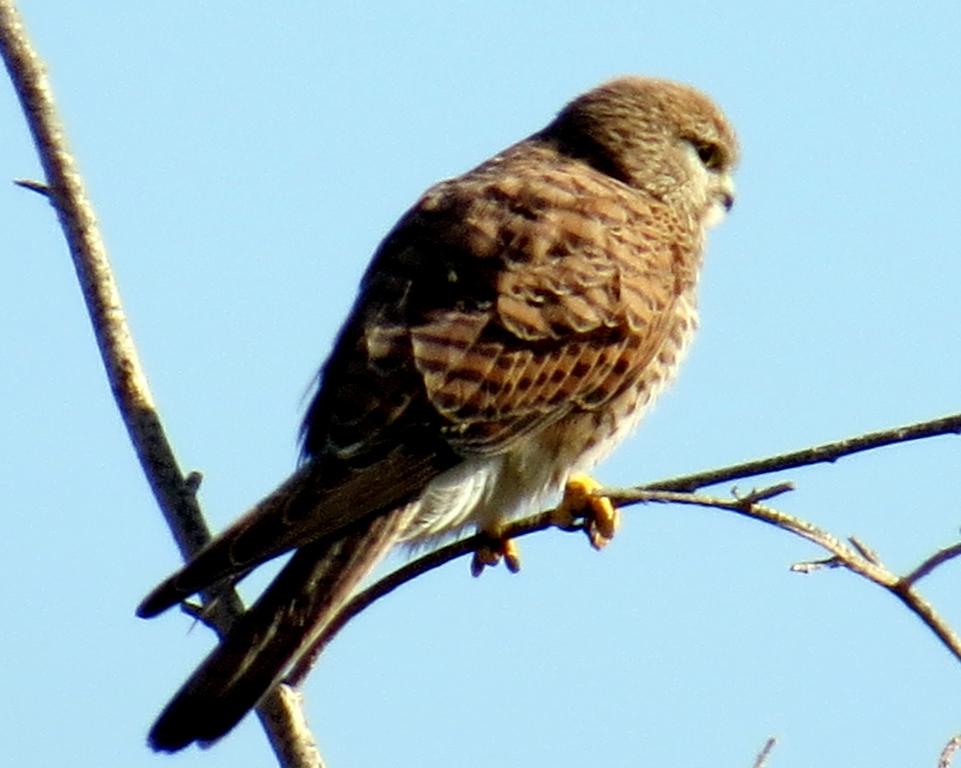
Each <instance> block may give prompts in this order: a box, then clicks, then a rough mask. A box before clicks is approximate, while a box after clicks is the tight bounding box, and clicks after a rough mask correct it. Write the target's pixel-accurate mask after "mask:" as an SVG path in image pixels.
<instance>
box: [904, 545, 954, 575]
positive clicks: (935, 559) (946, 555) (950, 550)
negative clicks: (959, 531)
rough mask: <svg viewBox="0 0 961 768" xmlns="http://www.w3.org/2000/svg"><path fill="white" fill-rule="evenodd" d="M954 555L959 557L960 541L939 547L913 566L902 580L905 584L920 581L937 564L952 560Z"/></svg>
mask: <svg viewBox="0 0 961 768" xmlns="http://www.w3.org/2000/svg"><path fill="white" fill-rule="evenodd" d="M956 557H961V541H959V542H958V543H957V544H952V545H951V546H950V547H945V548H944V549H939V550H938V551H937V552H935V553H934V554H933V555H931V557H929V558H928V559H927V560H925V561H924V562H923V563H921V565H919V566H918V567H917V568H915V569H914V570H913V571H911V573H909V574H908V575H907V576H905V577H904V579H903V581H904V582H905V583H907V584H914V583H915V582H916V581H920V580H921V579H923V578H924V577H925V576H927V575H928V574H930V573H931V572H932V571H933V570H934V569H935V568H937V567H938V566H939V565H944V564H945V563H946V562H948V560H953V559H954V558H956Z"/></svg>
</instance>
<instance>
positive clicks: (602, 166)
mask: <svg viewBox="0 0 961 768" xmlns="http://www.w3.org/2000/svg"><path fill="white" fill-rule="evenodd" d="M542 136H543V137H544V138H546V139H548V140H553V141H556V142H557V143H558V146H559V148H560V149H561V151H563V152H564V153H565V154H569V155H572V156H575V157H579V158H581V159H583V160H584V161H585V162H587V163H589V164H590V165H592V166H593V167H594V168H595V169H597V170H599V171H601V172H603V173H605V174H607V175H608V176H613V177H614V178H616V179H618V180H620V181H622V182H624V183H625V184H628V185H629V186H631V187H634V188H635V189H637V190H639V191H641V192H643V193H646V194H648V195H650V196H651V197H653V198H655V199H657V200H661V201H663V202H664V203H667V204H669V205H671V206H672V207H673V208H675V209H677V210H682V211H684V212H686V213H687V214H688V215H690V216H691V217H692V219H693V220H694V221H695V222H696V223H697V224H699V225H701V226H710V225H712V224H715V223H717V221H719V220H720V219H721V218H723V215H724V214H725V213H726V212H727V211H728V210H729V209H730V208H731V205H732V204H733V203H734V182H733V179H732V176H731V172H732V170H733V168H734V166H735V164H736V163H737V157H738V146H737V138H736V137H735V135H734V130H733V129H732V128H731V126H730V124H729V123H728V121H727V119H726V118H725V117H724V114H723V113H722V112H721V110H720V109H719V108H718V107H717V106H716V105H715V104H714V103H713V102H712V101H711V100H710V99H709V98H707V97H706V96H705V95H703V94H702V93H700V92H699V91H697V90H695V89H694V88H691V87H690V86H687V85H681V84H679V83H674V82H671V81H668V80H657V79H652V78H643V77H623V78H619V79H617V80H612V81H611V82H609V83H605V84H604V85H601V86H599V87H597V88H595V89H593V90H591V91H588V92H587V93H585V94H584V95H582V96H579V97H578V98H577V99H575V100H574V101H572V102H571V103H570V104H568V105H567V106H566V107H565V108H564V109H563V110H562V111H561V113H560V114H559V115H558V116H557V118H556V119H555V120H554V122H552V123H551V124H550V125H549V126H548V127H547V128H546V129H545V131H544V132H543V134H542Z"/></svg>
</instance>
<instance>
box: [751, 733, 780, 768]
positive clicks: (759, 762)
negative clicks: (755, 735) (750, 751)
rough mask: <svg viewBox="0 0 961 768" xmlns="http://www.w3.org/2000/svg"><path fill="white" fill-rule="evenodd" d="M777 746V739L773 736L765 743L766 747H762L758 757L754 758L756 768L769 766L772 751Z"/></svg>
mask: <svg viewBox="0 0 961 768" xmlns="http://www.w3.org/2000/svg"><path fill="white" fill-rule="evenodd" d="M775 744H777V739H776V738H774V737H773V736H771V737H770V738H769V739H768V740H767V741H765V742H764V746H763V747H761V751H760V752H758V753H757V757H756V758H754V768H765V766H766V765H767V759H768V757H769V756H770V754H771V750H772V749H774V745H775Z"/></svg>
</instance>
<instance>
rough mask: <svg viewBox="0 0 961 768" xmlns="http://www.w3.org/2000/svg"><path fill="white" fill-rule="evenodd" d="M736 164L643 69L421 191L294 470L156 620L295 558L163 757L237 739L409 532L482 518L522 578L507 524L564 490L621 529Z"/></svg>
mask: <svg viewBox="0 0 961 768" xmlns="http://www.w3.org/2000/svg"><path fill="white" fill-rule="evenodd" d="M738 154H739V149H738V142H737V138H736V135H735V132H734V130H733V128H732V126H731V124H730V123H729V122H728V120H727V118H726V117H725V116H724V114H723V113H722V112H721V110H720V109H719V108H718V107H717V106H716V105H715V103H714V102H713V101H712V100H711V99H710V98H709V97H707V96H706V95H704V94H702V93H701V92H700V91H698V90H696V89H695V88H693V87H691V86H688V85H685V84H681V83H677V82H674V81H670V80H664V79H657V78H649V77H641V76H635V75H632V76H626V77H620V78H617V79H614V80H611V81H608V82H606V83H603V84H601V85H599V86H597V87H595V88H594V89H592V90H589V91H587V92H586V93H584V94H582V95H580V96H578V97H577V98H575V99H573V100H572V101H571V102H569V103H568V104H567V105H566V106H564V107H563V108H562V109H561V110H560V112H558V113H557V115H556V117H554V119H553V120H551V121H550V122H549V123H548V125H547V126H546V127H545V128H543V129H541V130H539V131H537V132H535V133H533V134H532V135H530V136H529V137H527V138H525V139H523V140H521V141H519V142H518V143H516V144H514V145H512V146H510V147H508V148H507V149H505V150H503V151H502V152H500V153H498V154H497V155H495V156H493V157H492V158H490V159H489V160H487V161H485V162H483V163H481V164H480V165H479V166H477V167H475V168H474V169H472V170H469V171H467V172H466V173H464V174H463V175H460V176H457V177H455V178H451V179H447V180H444V181H441V182H439V183H437V184H436V185H434V186H433V187H431V188H430V189H428V190H427V191H426V192H425V193H424V194H423V195H422V196H421V198H420V199H419V200H418V201H417V202H416V203H415V204H414V205H413V206H412V207H411V208H410V209H409V210H408V211H407V212H406V213H405V214H404V215H403V216H402V217H401V218H400V220H399V221H398V223H397V224H396V225H395V226H394V227H393V229H392V230H390V232H389V233H388V234H387V235H386V237H385V238H384V240H383V241H382V242H381V243H380V245H379V246H378V248H377V249H376V251H375V253H374V255H373V257H372V259H371V262H370V264H369V266H368V268H367V270H366V272H365V273H364V275H363V277H362V280H361V283H360V287H359V291H358V295H357V298H356V300H355V303H354V305H353V307H352V309H351V311H350V313H349V315H348V317H347V319H346V321H345V323H344V325H343V326H342V328H341V330H340V332H339V335H338V336H337V338H336V341H335V343H334V345H333V349H332V352H331V353H330V355H329V357H328V359H327V360H326V362H325V363H324V365H323V366H322V367H321V369H320V372H319V374H318V376H317V382H316V390H315V393H314V395H313V398H312V400H311V401H310V403H309V405H308V407H307V409H306V414H305V417H304V420H303V425H302V429H301V443H302V457H301V461H300V463H299V464H298V466H297V468H296V469H295V471H294V472H293V474H292V475H291V476H290V477H289V478H288V479H287V480H285V481H284V482H283V483H282V484H281V485H280V486H279V487H278V488H277V489H276V490H275V491H274V492H272V493H271V494H269V495H268V496H267V497H266V498H264V499H263V500H262V501H260V502H259V503H257V504H255V505H254V506H253V508H252V509H251V510H250V511H249V512H247V513H246V514H245V515H244V516H242V517H241V518H240V519H238V520H237V521H236V522H235V523H233V524H232V525H230V526H228V527H227V528H226V529H225V530H224V531H223V532H222V533H221V534H220V535H219V536H218V537H216V538H215V539H213V540H212V541H211V542H210V543H209V544H208V545H207V546H206V547H205V548H203V549H202V550H201V551H200V552H199V553H198V554H197V555H196V556H195V557H194V558H193V559H192V560H190V561H189V562H188V563H187V564H186V565H184V566H183V567H182V568H181V569H180V570H179V571H177V572H176V573H174V574H173V575H172V576H170V577H169V578H168V579H166V580H165V581H163V582H162V583H161V584H160V585H159V586H157V587H156V588H155V589H154V590H153V591H152V592H151V593H150V594H149V595H148V596H147V597H146V598H145V599H144V600H143V602H142V603H141V604H140V606H139V607H138V609H137V613H138V615H139V616H141V617H145V618H147V617H152V616H156V615H157V614H159V613H161V612H163V611H165V610H166V609H168V608H171V607H173V606H175V605H177V604H178V603H181V602H183V601H184V600H186V599H187V598H189V597H190V596H191V595H193V594H195V593H197V592H199V591H202V590H205V589H207V588H210V587H211V586H213V585H217V584H218V583H221V582H224V581H228V580H236V579H238V578H241V577H243V576H244V575H246V574H247V573H248V572H249V571H251V570H252V569H253V568H254V567H256V566H257V565H259V564H261V563H263V562H265V561H267V560H271V559H273V558H275V557H278V556H280V555H282V554H284V553H288V552H291V551H293V554H292V556H291V557H290V559H289V560H288V562H287V563H286V565H284V566H283V568H282V569H281V570H280V572H279V574H278V575H277V576H276V578H275V579H274V580H273V582H271V583H270V585H269V586H268V587H267V588H266V589H265V590H264V592H263V593H262V594H261V596H260V597H259V598H258V599H257V600H256V601H255V602H254V603H253V605H252V606H251V607H250V609H249V610H248V611H247V612H246V613H244V614H243V615H242V616H241V617H240V618H239V619H238V620H237V621H236V622H235V623H234V625H233V627H232V628H231V630H230V631H229V632H228V633H227V635H226V637H225V638H223V639H222V640H221V642H220V643H219V645H217V646H216V647H215V648H214V649H213V651H212V652H211V653H210V654H209V655H208V656H207V658H206V659H205V660H204V661H203V662H202V663H201V664H200V666H199V667H198V668H197V670H196V671H195V672H194V673H193V674H192V675H191V676H190V677H189V678H188V680H187V681H186V682H185V683H184V684H183V686H182V687H181V688H180V689H179V690H178V691H177V692H176V694H175V695H174V696H173V698H172V699H171V701H170V703H169V704H167V706H166V708H165V709H164V710H163V711H162V712H161V714H160V715H159V717H158V718H157V720H156V722H155V723H154V725H153V727H152V729H151V730H150V733H149V737H148V742H149V744H150V745H151V746H152V747H153V748H154V749H155V750H158V751H167V752H173V751H177V750H180V749H182V748H184V747H186V746H188V745H190V744H192V743H194V742H198V743H201V744H206V743H210V742H213V741H216V740H217V739H219V738H221V737H222V736H224V735H225V734H226V733H228V732H229V731H230V730H231V729H232V728H233V727H234V726H235V725H236V724H237V723H238V722H239V721H240V720H241V719H242V718H243V717H244V715H245V714H246V713H247V712H249V711H250V710H251V709H252V708H253V707H254V706H256V704H257V703H258V701H259V700H260V699H261V698H262V697H263V696H264V694H265V693H266V692H268V691H269V690H271V689H272V687H273V686H274V685H276V684H278V683H279V682H280V681H281V680H282V679H283V677H284V675H285V673H286V672H287V671H288V670H289V669H290V667H291V665H292V664H294V663H295V662H296V661H297V660H298V659H299V658H300V657H301V656H303V655H304V654H305V653H306V651H307V649H309V647H310V645H311V642H312V641H313V640H314V639H316V638H317V637H318V636H319V634H320V633H321V632H322V631H323V629H324V627H325V626H327V625H328V624H329V623H330V622H331V620H332V618H333V617H334V616H335V615H336V613H337V611H338V610H339V609H340V608H341V607H343V605H344V604H345V603H346V601H347V600H348V599H349V598H350V596H351V595H352V594H354V593H355V592H356V590H357V588H358V585H359V584H360V583H361V582H362V580H363V579H364V578H365V577H367V576H368V575H369V573H370V572H371V570H372V569H373V568H374V567H375V566H376V564H377V563H378V562H379V561H380V560H381V559H382V558H383V557H384V556H385V555H386V554H387V553H388V552H389V551H391V550H392V549H393V548H394V547H396V546H398V545H401V544H405V543H406V544H409V545H414V546H430V545H431V544H433V543H435V542H438V541H440V540H442V539H443V538H445V537H450V536H453V535H456V534H458V533H461V532H464V531H468V530H477V531H480V532H482V533H484V534H485V537H486V540H489V541H490V542H491V543H490V546H485V547H482V548H481V549H480V550H479V551H478V553H477V554H476V555H475V561H474V565H473V568H474V571H475V573H476V572H478V571H480V570H482V569H483V567H484V566H485V565H489V564H493V563H495V562H496V561H497V560H498V559H499V558H500V557H504V558H505V559H506V560H507V564H508V566H510V567H512V568H516V566H517V553H516V548H515V547H514V546H513V542H511V541H509V540H507V539H505V538H504V536H503V533H502V531H503V529H504V527H505V525H506V523H507V522H509V521H510V520H512V519H514V518H516V517H517V516H518V515H521V514H523V513H524V512H526V511H529V510H531V509H532V508H535V507H536V505H538V504H542V503H545V502H546V501H547V500H549V499H551V498H556V497H557V496H558V495H559V494H561V493H562V492H563V493H564V500H563V501H562V502H561V504H560V505H559V507H558V514H559V516H560V517H563V516H564V515H565V514H566V515H568V516H570V515H571V514H573V512H572V507H573V506H575V505H577V506H580V507H585V500H587V504H586V507H589V509H586V512H585V514H590V515H591V521H590V530H591V539H592V543H594V544H595V546H598V547H600V546H602V545H603V544H604V543H606V542H607V541H608V540H609V539H610V537H611V536H613V533H614V528H615V527H616V524H617V519H616V511H612V508H611V506H610V504H609V502H608V504H607V505H606V506H605V505H604V504H603V502H604V501H606V500H603V499H601V500H599V501H598V500H597V499H595V498H594V497H593V496H592V493H593V491H594V490H595V489H596V487H597V484H596V482H594V481H592V480H590V478H589V475H588V474H587V473H588V471H589V470H590V469H591V468H592V467H593V466H594V465H595V464H597V462H599V461H600V460H601V459H603V458H604V457H605V456H606V455H608V454H609V453H610V452H611V451H612V450H613V448H614V447H615V446H616V445H617V444H619V443H620V442H621V441H622V440H623V439H624V438H625V437H626V436H627V435H628V434H629V433H630V432H631V431H632V430H633V428H634V427H635V426H636V425H637V423H638V421H639V420H640V418H641V416H642V415H643V413H644V412H645V410H646V409H647V408H648V407H649V406H650V404H651V403H652V402H653V400H654V399H655V398H656V397H657V395H658V394H659V393H660V392H661V391H662V390H663V389H664V388H665V386H667V385H668V384H669V383H670V381H671V380H672V379H673V377H674V375H675V373H676V371H677V368H678V365H679V363H680V362H681V359H682V358H683V357H684V355H685V352H686V351H687V349H688V347H689V344H690V341H691V339H692V337H693V335H694V333H695V330H696V327H697V324H698V315H697V283H698V277H699V272H700V268H701V264H702V259H703V253H704V249H705V241H706V233H707V230H708V229H709V228H710V227H711V226H713V225H714V224H716V223H717V222H718V221H720V219H722V218H723V216H724V214H725V213H727V212H728V211H729V210H730V208H731V206H732V204H733V201H734V183H733V176H732V173H733V169H734V167H735V165H736V163H737V160H738ZM572 499H578V501H572Z"/></svg>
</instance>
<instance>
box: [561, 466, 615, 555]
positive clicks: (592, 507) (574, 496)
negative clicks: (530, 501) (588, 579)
mask: <svg viewBox="0 0 961 768" xmlns="http://www.w3.org/2000/svg"><path fill="white" fill-rule="evenodd" d="M600 487H601V484H600V483H599V482H597V480H595V479H594V478H592V477H588V476H587V475H580V474H577V475H572V476H571V477H570V479H569V480H568V481H567V484H566V485H565V486H564V496H563V498H562V499H561V503H560V504H558V505H557V507H556V508H555V509H554V514H553V519H554V525H556V526H558V527H560V528H570V527H571V526H572V525H573V524H574V521H575V520H578V519H581V518H583V519H584V520H586V525H585V526H584V531H585V532H586V533H587V538H588V539H589V540H590V542H591V546H592V547H594V549H601V548H602V547H605V546H607V544H608V542H609V541H610V540H611V539H613V538H614V532H615V531H616V530H617V525H618V522H619V517H620V516H619V515H618V512H617V509H616V508H615V506H614V505H613V504H612V503H611V500H610V499H608V498H606V497H604V496H595V495H594V491H596V490H597V489H598V488H600Z"/></svg>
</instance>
